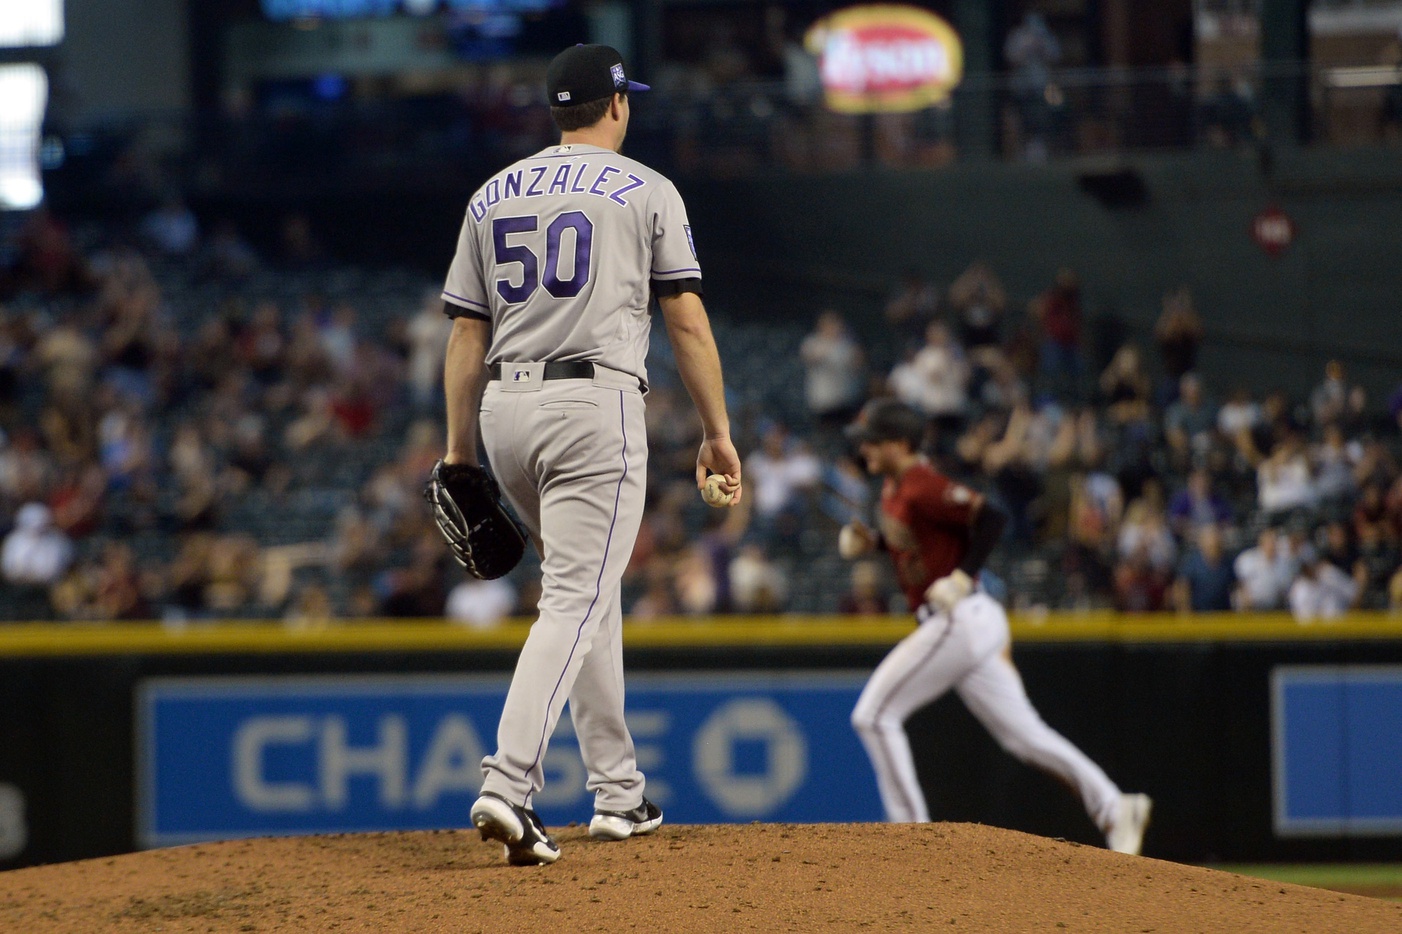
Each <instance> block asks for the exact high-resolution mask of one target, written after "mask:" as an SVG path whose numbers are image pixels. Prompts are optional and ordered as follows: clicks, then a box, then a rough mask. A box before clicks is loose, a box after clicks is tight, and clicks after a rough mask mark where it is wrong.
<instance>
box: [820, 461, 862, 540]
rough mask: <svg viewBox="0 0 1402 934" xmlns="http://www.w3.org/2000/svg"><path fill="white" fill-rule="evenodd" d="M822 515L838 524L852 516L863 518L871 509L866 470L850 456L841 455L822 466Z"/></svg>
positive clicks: (849, 519)
mask: <svg viewBox="0 0 1402 934" xmlns="http://www.w3.org/2000/svg"><path fill="white" fill-rule="evenodd" d="M820 506H821V508H822V511H823V515H825V516H827V517H828V518H829V519H831V520H832V521H833V522H835V523H837V524H838V525H845V524H846V523H847V522H850V521H851V519H852V517H853V516H864V515H866V514H867V513H868V511H869V510H870V507H871V481H870V480H869V478H868V477H867V474H866V470H865V469H864V468H863V467H862V466H861V465H860V464H858V463H857V462H856V461H855V460H853V458H852V457H851V456H848V455H843V456H841V457H838V458H836V459H834V460H833V461H832V462H831V463H828V464H825V465H824V466H823V480H822V501H821V503H820Z"/></svg>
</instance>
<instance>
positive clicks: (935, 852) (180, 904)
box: [0, 823, 1402, 934]
mask: <svg viewBox="0 0 1402 934" xmlns="http://www.w3.org/2000/svg"><path fill="white" fill-rule="evenodd" d="M557 839H558V840H559V842H560V844H561V846H562V848H563V849H564V855H563V856H562V857H561V859H560V861H559V862H557V863H555V864H554V865H552V866H544V867H531V868H526V869H516V868H511V867H508V866H506V865H505V864H504V863H503V862H502V859H501V851H500V847H499V846H496V845H493V844H487V843H483V842H482V841H481V840H480V839H479V838H478V836H477V834H476V832H469V831H441V832H425V833H386V834H358V835H340V836H324V837H295V838H284V839H259V840H241V841H234V842H229V843H216V844H201V845H198V846H187V847H176V848H172V849H165V850H153V851H150V852H146V853H136V854H131V855H127V856H119V857H113V858H109V859H96V860H86V861H83V862H76V863H64V864H60V865H53V866H40V867H35V868H31V869H19V870H14V871H11V872H7V873H0V931H5V932H16V934H18V932H23V934H45V932H74V934H92V932H98V931H101V932H114V934H125V932H132V934H135V932H143V934H145V932H153V931H170V932H175V931H181V932H185V931H189V932H217V934H223V932H240V934H243V932H262V931H295V932H322V931H334V932H337V934H352V932H376V934H397V932H444V934H448V932H451V934H464V932H478V931H480V932H497V931H501V932H508V931H509V932H521V931H547V932H553V931H571V932H573V931H607V932H619V931H653V930H656V931H663V932H698V934H704V932H732V931H804V932H807V931H854V930H871V931H907V930H908V931H931V930H941V931H944V930H950V931H988V932H1014V931H1056V932H1061V931H1068V932H1077V931H1082V932H1085V931H1092V932H1099V931H1103V932H1116V934H1121V932H1174V934H1176V932H1215V931H1230V932H1255V931H1262V932H1265V931H1269V932H1287V931H1288V932H1300V934H1318V932H1332V931H1338V932H1349V934H1370V932H1384V931H1386V932H1395V931H1399V930H1402V905H1396V904H1392V903H1389V902H1384V901H1380V900H1377V899H1372V898H1365V897H1360V896H1357V895H1345V894H1341V893H1338V892H1332V891H1326V890H1324V889H1315V888H1305V887H1303V886H1297V885H1289V884H1286V883H1279V882H1267V881H1264V880H1261V879H1252V878H1248V877H1246V876H1239V875H1233V874H1231V873H1226V872H1220V871H1216V870H1211V869H1201V868H1198V867H1193V866H1182V865H1178V864H1176V863H1167V862H1162V861H1160V860H1154V859H1146V858H1136V857H1129V856H1123V855H1120V854H1118V853H1111V852H1108V851H1106V850H1101V849H1096V848H1093V847H1087V846H1080V845H1078V844H1074V843H1066V842H1064V841H1058V840H1048V839H1046V838H1043V837H1035V836H1031V835H1028V834H1024V833H1017V832H1015V831H1009V830H999V829H997V828H993V827H984V826H980V825H975V824H940V823H936V824H908V825H888V824H805V825H794V824H750V825H724V826H700V825H674V826H665V827H663V829H662V830H661V831H660V832H659V833H658V834H657V835H655V836H652V837H645V838H639V839H633V840H628V841H625V842H622V843H597V842H595V841H593V840H590V839H589V838H588V836H587V835H586V834H585V833H584V830H583V828H581V827H570V828H566V829H563V830H561V831H559V832H558V833H557Z"/></svg>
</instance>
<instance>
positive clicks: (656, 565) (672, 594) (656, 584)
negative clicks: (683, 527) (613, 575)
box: [627, 555, 714, 620]
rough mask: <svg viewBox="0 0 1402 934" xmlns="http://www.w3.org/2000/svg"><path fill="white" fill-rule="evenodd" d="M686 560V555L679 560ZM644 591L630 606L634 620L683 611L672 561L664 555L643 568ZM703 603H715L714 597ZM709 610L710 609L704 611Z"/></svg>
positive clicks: (707, 598) (631, 616) (671, 614)
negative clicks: (675, 583) (678, 600)
mask: <svg viewBox="0 0 1402 934" xmlns="http://www.w3.org/2000/svg"><path fill="white" fill-rule="evenodd" d="M683 560H686V558H685V557H683V558H680V559H678V561H679V562H680V561H683ZM642 577H643V582H644V583H643V592H642V594H641V595H640V596H639V597H638V598H637V599H636V600H634V601H633V605H632V606H631V607H629V608H628V610H627V613H628V616H629V617H630V618H632V619H634V620H654V619H658V618H660V617H663V616H675V615H677V614H678V613H680V612H681V607H680V605H679V604H678V602H677V594H676V590H675V589H674V588H673V586H672V561H671V560H669V559H668V558H664V557H662V556H660V555H659V556H657V557H654V558H652V559H651V560H650V561H648V562H647V564H646V565H645V566H644V567H643V569H642ZM702 603H704V604H709V605H714V597H713V596H709V595H708V596H707V597H705V598H703V600H702ZM704 612H709V611H704Z"/></svg>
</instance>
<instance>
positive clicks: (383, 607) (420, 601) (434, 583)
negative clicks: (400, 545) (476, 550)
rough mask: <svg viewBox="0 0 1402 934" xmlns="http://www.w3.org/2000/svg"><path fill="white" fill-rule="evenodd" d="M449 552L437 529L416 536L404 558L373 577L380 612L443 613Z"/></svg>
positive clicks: (394, 614) (390, 614)
mask: <svg viewBox="0 0 1402 934" xmlns="http://www.w3.org/2000/svg"><path fill="white" fill-rule="evenodd" d="M445 554H446V552H445V551H444V548H443V541H442V539H441V538H440V537H439V535H438V534H437V532H436V531H433V532H428V531H426V532H424V533H423V534H421V535H419V536H417V537H416V538H415V540H414V542H413V543H412V545H411V547H410V549H408V553H407V554H405V555H403V558H402V559H401V560H403V561H406V562H407V563H406V564H400V565H398V566H396V567H391V568H388V569H386V570H385V571H383V572H382V573H380V574H379V575H378V576H377V577H376V578H375V581H374V588H375V593H376V596H377V597H378V599H379V606H378V612H379V614H380V615H381V616H387V617H398V618H431V617H440V618H441V617H442V615H443V609H444V607H446V606H447V604H448V593H447V590H446V589H445V588H444V586H443V573H442V572H443V568H442V563H443V561H444V556H445Z"/></svg>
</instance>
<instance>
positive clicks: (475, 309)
mask: <svg viewBox="0 0 1402 934" xmlns="http://www.w3.org/2000/svg"><path fill="white" fill-rule="evenodd" d="M477 236H478V231H477V223H476V222H475V221H474V220H473V219H472V215H471V214H467V215H465V216H464V217H463V220H462V231H461V233H459V234H458V249H457V252H456V253H454V254H453V263H452V265H451V266H449V267H448V279H447V281H446V282H445V283H444V284H443V300H444V301H446V302H449V303H451V304H452V305H454V306H456V307H458V308H461V309H462V314H463V315H467V316H470V317H474V318H486V319H488V320H490V319H491V316H492V306H491V303H490V302H491V298H490V296H489V295H488V293H487V284H486V280H485V277H484V273H483V269H482V250H481V247H480V246H479V245H478V240H477ZM454 317H457V316H456V315H455V316H454Z"/></svg>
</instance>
